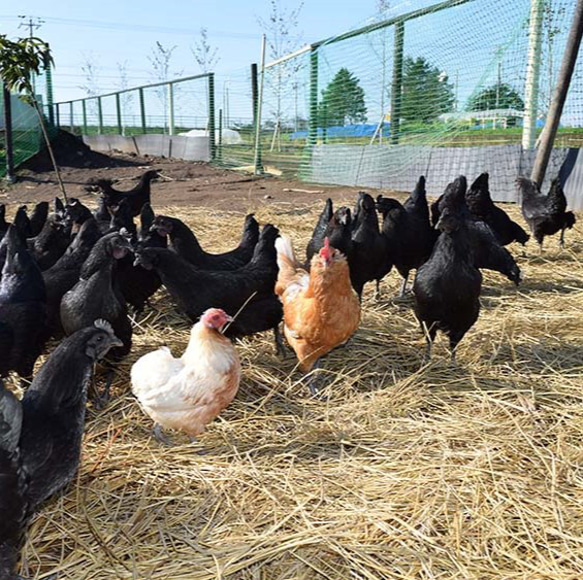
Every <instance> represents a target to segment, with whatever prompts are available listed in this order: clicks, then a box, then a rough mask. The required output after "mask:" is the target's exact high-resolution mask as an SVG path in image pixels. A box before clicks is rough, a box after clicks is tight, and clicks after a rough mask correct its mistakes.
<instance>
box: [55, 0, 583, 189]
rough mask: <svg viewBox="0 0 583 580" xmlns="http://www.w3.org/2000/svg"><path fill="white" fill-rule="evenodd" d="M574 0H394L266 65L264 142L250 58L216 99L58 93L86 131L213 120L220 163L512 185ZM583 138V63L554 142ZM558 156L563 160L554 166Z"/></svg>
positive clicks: (188, 91) (64, 110)
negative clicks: (477, 178)
mask: <svg viewBox="0 0 583 580" xmlns="http://www.w3.org/2000/svg"><path fill="white" fill-rule="evenodd" d="M574 8H575V2H573V0H446V1H444V2H441V3H439V4H435V3H434V2H432V1H431V0H415V1H409V0H407V1H403V2H401V3H400V4H396V5H394V7H393V8H392V9H391V10H390V11H388V12H385V13H384V14H383V15H382V17H381V16H377V17H374V18H371V19H370V20H369V21H367V22H365V23H364V24H363V25H362V26H361V27H360V28H355V30H354V31H352V32H348V33H344V34H342V35H340V36H337V37H335V38H331V39H328V40H325V41H321V42H316V43H313V44H312V45H310V46H307V47H305V49H304V50H300V51H298V52H297V53H296V54H295V56H292V57H289V58H282V59H279V60H278V61H277V62H276V63H271V64H269V63H268V66H267V67H266V70H265V75H264V85H263V93H262V99H261V124H260V130H259V136H258V140H257V142H258V144H259V148H258V150H257V148H256V147H255V143H256V135H255V119H254V110H255V109H254V92H253V78H252V77H253V75H252V73H251V67H248V68H244V69H240V70H236V71H232V72H231V73H229V74H220V75H215V77H214V81H215V82H214V84H215V90H214V102H213V103H211V102H210V100H209V93H208V82H207V78H206V77H205V78H203V79H194V80H188V81H185V82H175V83H173V84H172V90H173V93H172V95H171V94H170V88H169V85H164V86H158V87H151V88H144V89H142V90H140V91H138V90H130V91H126V92H124V93H120V94H119V95H118V96H117V97H116V96H107V97H105V96H104V97H101V98H100V99H96V98H94V99H86V100H85V101H84V102H81V101H80V102H75V103H73V104H68V103H63V104H61V105H60V107H59V109H60V111H59V118H60V120H61V124H62V125H65V126H67V125H70V126H71V127H72V129H73V130H75V131H77V132H84V133H89V134H91V133H96V132H101V133H107V132H117V133H122V134H126V135H127V134H135V133H140V132H142V133H145V132H155V133H168V132H174V133H180V132H184V131H186V130H190V129H200V130H202V131H205V130H207V129H208V127H209V126H210V124H211V119H214V121H215V127H217V133H216V142H217V145H218V147H217V156H216V160H217V161H219V162H221V163H223V164H225V165H229V166H235V167H241V166H254V164H255V162H256V160H257V159H259V160H260V161H261V164H262V165H263V166H264V167H265V168H266V169H267V170H270V171H280V172H282V173H287V174H289V175H291V176H296V177H300V178H304V179H308V180H311V181H319V182H326V183H344V184H349V185H363V186H373V187H375V186H376V187H393V188H402V189H409V188H410V187H411V186H412V184H413V183H414V181H415V180H416V178H417V176H418V175H419V174H421V173H423V174H426V175H428V181H430V182H431V183H432V184H433V187H434V188H435V190H439V189H440V188H441V187H442V185H443V183H444V182H447V181H448V180H449V179H450V178H451V176H452V175H456V174H458V173H463V172H467V173H468V174H469V175H471V174H474V173H476V172H479V171H482V170H488V171H490V172H491V173H492V174H493V177H494V179H495V180H496V179H499V182H500V183H502V181H503V182H504V183H505V184H506V186H508V184H509V183H511V181H512V180H513V179H514V177H515V176H516V175H518V174H519V173H521V172H523V173H526V172H527V170H528V166H529V164H531V163H532V157H533V156H532V155H531V153H532V150H533V148H534V146H535V141H536V137H537V135H538V134H539V133H540V131H541V129H542V127H543V125H544V122H545V116H546V113H547V111H548V108H549V103H550V99H551V95H552V90H553V87H554V85H555V82H556V78H557V73H558V70H559V66H560V61H561V57H562V54H563V50H564V47H565V42H566V38H567V34H568V31H569V27H570V24H571V20H572V17H573V12H574ZM537 22H538V23H540V24H539V25H538V26H537V25H536V23H537ZM535 39H536V40H538V42H534V40H535ZM537 70H538V74H534V72H536V71H537ZM256 80H258V81H260V80H261V75H260V74H259V75H257V77H256ZM527 87H530V89H531V91H530V92H531V94H532V96H533V98H531V99H529V97H528V94H527V93H528V91H527ZM255 94H257V93H255ZM116 99H117V102H116ZM83 103H84V106H85V109H86V110H85V114H84V115H83V111H82V106H83ZM99 103H100V104H99ZM140 103H142V104H143V106H142V107H140ZM170 103H173V106H172V110H171V109H170ZM529 104H530V107H531V109H532V111H533V114H531V115H529V113H528V111H529ZM99 111H100V112H101V113H99ZM219 119H220V129H221V130H220V131H219V130H218V129H219ZM529 123H530V124H531V125H532V127H533V130H532V131H530V132H529V131H528V130H526V129H525V125H529ZM582 141H583V65H581V63H579V64H578V66H577V69H576V71H575V75H574V79H573V83H572V86H571V89H570V93H569V98H568V100H567V103H566V106H565V110H564V113H563V117H562V122H561V127H560V129H559V134H558V138H557V141H556V144H555V146H556V147H557V148H560V147H567V146H568V147H579V146H580V145H581V143H582ZM559 166H560V157H557V158H556V159H554V160H552V161H551V171H550V173H551V174H552V173H553V172H556V171H557V170H558V169H557V168H558V167H559ZM500 180H502V181H500ZM506 189H507V190H508V187H506Z"/></svg>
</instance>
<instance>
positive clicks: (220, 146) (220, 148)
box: [217, 109, 223, 161]
mask: <svg viewBox="0 0 583 580" xmlns="http://www.w3.org/2000/svg"><path fill="white" fill-rule="evenodd" d="M217 158H218V160H219V161H222V159H223V109H219V149H218V152H217Z"/></svg>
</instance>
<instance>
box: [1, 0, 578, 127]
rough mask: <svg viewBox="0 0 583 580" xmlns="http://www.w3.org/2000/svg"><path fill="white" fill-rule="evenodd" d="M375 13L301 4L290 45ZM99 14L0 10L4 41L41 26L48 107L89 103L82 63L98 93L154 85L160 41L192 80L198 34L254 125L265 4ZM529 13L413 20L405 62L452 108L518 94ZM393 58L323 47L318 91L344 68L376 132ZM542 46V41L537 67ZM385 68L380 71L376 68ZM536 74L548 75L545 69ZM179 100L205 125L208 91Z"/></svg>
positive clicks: (104, 6)
mask: <svg viewBox="0 0 583 580" xmlns="http://www.w3.org/2000/svg"><path fill="white" fill-rule="evenodd" d="M436 1H437V0H390V1H389V4H390V11H389V12H388V16H393V15H395V14H403V13H406V12H409V11H412V10H416V9H418V8H421V7H425V6H428V5H431V4H434V3H435V2H436ZM571 2H572V0H553V3H554V5H556V6H557V7H561V6H562V7H564V8H565V9H566V10H565V12H564V14H563V15H562V16H560V17H559V18H558V20H557V23H556V24H557V25H560V27H561V29H562V30H563V31H564V32H566V30H567V29H568V23H569V18H570V16H569V14H570V12H571V11H572V5H571ZM281 3H282V4H283V6H284V7H285V8H287V9H292V8H295V7H296V6H297V5H298V0H281ZM377 5H378V0H305V2H304V6H303V9H302V10H301V13H300V17H299V26H298V29H297V30H298V33H297V37H296V38H295V41H296V43H297V46H298V47H299V46H303V45H304V44H306V43H311V42H315V41H317V40H322V39H325V38H329V37H333V36H335V35H338V34H340V33H342V32H345V31H348V30H351V29H354V28H357V27H359V26H363V25H364V24H366V23H369V22H371V21H372V20H373V18H374V17H375V12H376V11H377ZM95 6H96V5H95V4H93V3H91V2H79V0H77V1H76V2H73V1H71V0H57V1H55V2H53V3H47V2H46V0H43V1H41V0H19V1H18V5H17V6H16V2H14V3H10V4H9V5H8V6H6V4H4V6H3V7H0V32H1V33H7V34H9V35H10V36H17V35H18V36H21V35H24V34H26V33H27V32H28V31H27V30H25V29H22V28H20V29H19V28H18V25H19V23H20V22H21V21H20V20H19V18H18V15H20V14H22V15H27V16H37V17H41V18H43V19H44V20H45V22H44V23H43V25H42V28H41V29H40V30H39V31H38V34H39V35H40V36H41V37H42V38H44V39H45V40H47V41H48V42H50V44H51V47H52V49H53V54H54V58H55V62H56V69H55V72H54V83H53V84H54V96H55V100H56V101H68V100H71V99H76V98H81V97H83V96H85V92H84V91H83V90H82V89H81V88H80V85H83V84H84V83H85V82H86V79H85V76H84V74H83V72H82V71H81V65H82V63H83V62H84V61H86V60H87V59H90V60H92V61H93V62H94V64H95V65H97V67H98V85H99V91H100V93H107V92H113V91H116V90H119V89H120V88H121V87H120V81H119V72H118V63H125V65H126V66H127V74H128V86H130V87H132V86H138V85H143V84H148V83H151V82H154V81H155V80H157V79H155V78H153V75H152V67H151V64H150V62H149V60H148V55H149V54H150V53H151V51H152V48H153V47H154V45H155V43H156V41H159V42H161V43H162V44H163V45H164V46H166V47H172V46H176V49H175V52H174V55H173V59H172V64H171V73H172V74H171V76H173V77H176V76H189V75H193V74H198V73H199V72H200V70H199V69H198V65H197V64H196V62H195V60H194V58H193V56H192V54H191V51H190V47H191V46H193V44H194V43H195V41H196V40H197V39H199V38H200V34H199V31H200V28H201V27H206V28H207V29H208V34H209V40H210V43H211V45H212V46H213V47H217V48H218V50H219V52H218V54H219V56H220V61H219V63H218V65H217V66H216V67H215V72H216V73H217V76H216V87H215V93H216V97H217V100H218V101H219V107H221V106H222V107H223V108H224V109H225V110H226V109H229V112H230V115H231V116H232V117H233V118H237V117H238V118H240V119H243V118H248V117H250V111H251V105H250V98H251V96H250V85H249V73H248V71H249V65H250V63H252V62H258V61H259V56H260V55H259V52H260V41H261V33H262V32H263V30H262V27H261V26H260V25H259V23H258V21H257V19H258V17H263V18H264V19H265V18H267V16H268V14H269V11H270V3H269V0H247V1H240V0H238V1H236V0H222V1H220V0H219V1H215V2H209V1H208V0H205V1H204V2H203V1H201V0H191V1H184V0H166V1H165V2H161V1H160V0H156V1H155V2H154V1H153V0H142V1H140V2H137V1H135V0H124V1H121V0H118V1H114V0H101V2H100V3H99V4H98V5H97V6H98V9H96V8H95ZM529 7H530V0H505V2H502V1H501V0H480V1H476V2H468V3H466V4H464V5H463V6H458V7H455V8H451V9H448V10H444V11H442V12H439V13H436V14H432V15H429V16H424V17H422V18H419V19H417V20H414V21H411V22H409V23H407V25H406V32H405V55H406V56H411V57H414V58H416V57H422V58H425V59H426V60H428V61H429V62H430V63H431V64H432V65H434V66H436V67H437V68H438V69H439V70H440V71H443V73H444V74H446V75H447V76H448V79H449V82H450V83H451V84H452V85H454V86H455V93H456V97H457V98H458V103H459V107H460V108H463V106H464V103H465V102H467V100H468V98H469V97H470V95H471V94H472V93H474V92H476V91H477V90H480V88H482V87H484V86H490V85H492V84H493V83H495V82H496V80H497V76H498V75H500V76H501V79H502V80H503V81H504V82H508V83H509V84H511V86H512V87H513V88H515V89H516V90H518V91H519V92H520V93H522V91H523V88H524V71H525V68H526V54H527V46H528V44H527V42H528V41H527V30H528V28H527V25H526V22H527V19H528V14H529ZM565 36H566V35H565V34H564V33H563V34H562V35H559V36H558V37H557V38H556V39H555V42H556V43H557V46H556V47H555V63H556V61H557V59H556V55H557V54H560V53H561V50H562V44H563V42H564V38H565ZM383 46H386V47H388V48H387V51H388V52H387V54H388V55H389V56H388V58H387V59H386V61H385V60H384V58H383V56H382V55H383V50H382V47H383ZM392 47H393V29H392V28H389V29H386V30H384V31H380V32H378V33H375V34H369V35H362V36H359V37H357V38H354V39H352V40H349V41H344V42H339V43H337V44H334V45H330V46H327V47H324V48H323V49H321V50H320V51H319V54H320V56H319V63H320V64H319V67H320V68H319V90H322V89H323V88H324V87H325V86H326V84H327V83H328V82H329V81H330V80H331V79H332V77H333V76H334V74H336V72H337V71H338V69H339V68H341V67H347V68H349V70H350V71H351V72H352V73H353V74H354V75H355V76H356V77H357V78H358V79H359V82H360V84H361V86H362V87H363V89H364V91H365V99H366V105H367V109H368V111H367V116H368V120H369V122H373V123H376V122H378V121H379V120H380V118H381V116H382V114H383V112H384V113H385V114H386V112H387V107H388V103H389V96H388V95H389V91H390V79H391V74H392V58H391V56H390V55H391V54H392V53H391V51H392ZM545 47H546V43H545V42H544V40H543V59H545V50H546V48H545ZM303 58H304V62H303V63H300V64H303V65H304V66H303V68H301V70H300V72H299V73H298V74H297V75H296V76H295V77H294V78H293V79H291V78H289V79H286V83H285V90H284V91H283V98H284V102H283V108H284V117H285V118H287V119H288V120H289V119H291V118H293V117H295V116H300V117H305V116H306V109H307V102H308V91H309V76H308V67H307V66H306V65H307V58H306V57H303ZM268 61H269V58H268ZM298 62H299V61H298ZM382 62H385V63H386V64H385V65H384V66H382V65H381V63H382ZM546 62H547V60H545V63H546ZM582 68H583V67H578V71H577V73H576V85H577V87H578V88H579V87H581V86H583V85H582V84H581V81H582V79H581V77H582V72H581V69H582ZM383 69H384V72H383ZM557 69H558V66H557V65H556V64H555V67H554V70H553V75H556V71H557ZM543 71H544V72H545V73H546V72H547V67H546V64H544V65H543ZM547 77H548V75H547ZM294 81H295V83H294ZM550 86H552V85H551V83H549V82H547V83H546V88H545V86H544V82H543V86H542V87H541V93H545V91H546V93H547V94H548V93H549V87H550ZM181 91H182V92H181V95H180V96H179V97H177V98H176V100H177V102H178V105H177V114H178V115H180V114H181V113H182V112H184V111H188V112H189V113H190V114H191V115H193V116H194V117H196V118H197V119H198V117H200V119H203V118H204V116H205V115H206V109H205V108H206V92H205V85H204V83H202V82H198V84H196V83H192V84H191V85H189V86H186V85H183V86H182V87H181ZM227 91H228V95H227V97H225V93H226V92H227ZM572 93H573V94H572V95H571V96H570V99H569V102H568V103H567V110H566V114H565V115H564V117H566V116H571V117H573V118H575V117H576V121H577V124H582V123H583V116H582V115H583V112H582V111H583V102H582V99H581V96H580V95H581V94H582V93H581V92H580V90H578V91H572ZM147 98H148V104H147V109H148V114H150V115H153V116H156V115H157V116H162V117H163V116H164V115H163V113H164V111H163V108H164V103H165V102H166V101H165V97H164V96H163V95H162V96H161V98H158V97H157V96H156V95H153V94H150V95H149V96H148V95H147ZM103 106H104V115H105V116H106V117H112V118H113V117H114V114H115V113H114V110H115V109H114V101H113V99H112V98H110V99H106V100H104V104H103ZM274 106H275V105H274V96H273V94H270V93H269V87H267V89H266V95H265V106H264V118H269V116H270V115H271V116H273V109H274ZM539 106H540V103H539ZM123 107H124V108H125V109H127V110H128V111H129V110H131V111H132V114H133V115H134V116H135V115H136V114H137V101H136V99H134V100H133V101H132V102H131V103H130V102H128V103H125V104H123ZM192 111H195V112H194V113H192ZM294 111H295V112H296V113H297V115H295V113H294ZM79 114H80V108H79V110H77V109H76V110H75V116H77V115H79ZM573 115H574V116H573ZM200 119H198V120H196V119H192V120H191V123H195V126H196V123H198V122H199V121H200Z"/></svg>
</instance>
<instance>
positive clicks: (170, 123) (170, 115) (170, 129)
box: [168, 83, 175, 135]
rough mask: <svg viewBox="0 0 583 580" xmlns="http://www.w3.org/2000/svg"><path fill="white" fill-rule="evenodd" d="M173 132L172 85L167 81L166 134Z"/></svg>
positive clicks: (172, 133)
mask: <svg viewBox="0 0 583 580" xmlns="http://www.w3.org/2000/svg"><path fill="white" fill-rule="evenodd" d="M174 132H175V131H174V85H173V84H172V83H168V135H174Z"/></svg>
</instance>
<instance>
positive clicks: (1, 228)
mask: <svg viewBox="0 0 583 580" xmlns="http://www.w3.org/2000/svg"><path fill="white" fill-rule="evenodd" d="M9 227H10V224H9V223H8V222H7V221H6V206H5V205H4V204H3V203H0V242H1V241H2V238H3V237H4V235H5V234H6V232H7V231H8V228H9Z"/></svg>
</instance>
